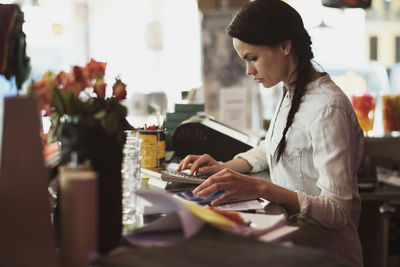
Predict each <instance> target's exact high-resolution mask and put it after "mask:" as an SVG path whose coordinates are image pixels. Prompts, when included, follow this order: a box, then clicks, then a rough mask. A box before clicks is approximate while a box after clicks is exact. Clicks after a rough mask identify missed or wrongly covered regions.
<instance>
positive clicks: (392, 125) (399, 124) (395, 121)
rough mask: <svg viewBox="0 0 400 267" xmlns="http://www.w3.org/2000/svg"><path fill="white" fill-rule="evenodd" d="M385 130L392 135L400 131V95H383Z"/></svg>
mask: <svg viewBox="0 0 400 267" xmlns="http://www.w3.org/2000/svg"><path fill="white" fill-rule="evenodd" d="M382 119H383V129H384V130H385V132H389V133H391V134H392V135H394V133H396V132H397V133H398V132H399V131H400V94H397V95H396V94H393V95H390V94H384V95H382Z"/></svg>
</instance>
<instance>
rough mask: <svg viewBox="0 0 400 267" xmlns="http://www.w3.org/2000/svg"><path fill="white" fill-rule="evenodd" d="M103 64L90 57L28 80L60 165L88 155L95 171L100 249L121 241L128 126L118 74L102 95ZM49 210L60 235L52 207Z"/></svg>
mask: <svg viewBox="0 0 400 267" xmlns="http://www.w3.org/2000/svg"><path fill="white" fill-rule="evenodd" d="M105 69H106V63H104V62H97V61H95V60H93V59H92V60H90V62H89V63H87V64H86V66H84V67H80V66H73V67H72V68H71V71H70V72H68V73H66V72H63V71H61V72H60V73H58V74H57V75H56V74H54V73H52V72H50V71H48V72H46V73H45V74H44V75H43V78H42V79H41V80H40V81H37V82H32V86H31V88H30V90H29V94H30V95H32V96H34V97H35V98H36V99H37V102H38V106H39V108H40V110H41V112H42V114H44V115H50V117H51V127H50V134H49V141H55V140H58V141H59V142H60V144H61V149H60V164H66V163H69V162H70V161H73V160H74V159H76V158H77V160H78V163H82V162H84V161H87V160H89V161H90V164H91V167H92V169H93V170H94V171H96V172H97V174H98V181H97V184H98V190H97V193H98V212H97V213H98V251H99V252H100V253H106V252H108V251H110V250H111V249H113V248H115V247H116V246H117V245H118V244H119V241H120V237H121V230H122V188H121V187H122V183H121V165H122V149H123V144H124V140H125V136H124V131H125V130H128V129H132V127H131V126H130V125H129V123H128V122H127V120H126V115H127V109H126V107H125V106H123V105H122V104H121V103H120V101H121V100H123V99H125V97H126V85H125V84H124V83H123V82H122V81H121V79H119V78H118V77H117V78H116V81H115V83H114V84H113V86H112V89H113V93H112V96H111V97H108V98H106V86H107V85H106V83H105V82H104V74H105ZM73 154H74V155H76V156H77V157H72V155H73ZM54 214H55V224H56V225H55V229H56V232H57V231H58V233H57V235H59V229H58V228H57V227H58V226H57V216H59V214H60V213H59V211H57V208H56V211H55V213H54ZM58 221H59V219H58ZM58 225H59V224H58Z"/></svg>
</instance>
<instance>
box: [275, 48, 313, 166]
mask: <svg viewBox="0 0 400 267" xmlns="http://www.w3.org/2000/svg"><path fill="white" fill-rule="evenodd" d="M295 46H296V45H295V44H294V51H295V53H296V54H297V57H298V65H297V68H296V70H295V74H296V80H295V81H294V82H293V83H292V84H291V85H292V86H293V98H292V105H291V107H290V110H289V114H288V116H287V119H286V125H285V128H284V129H283V133H282V138H281V140H280V141H279V144H278V147H277V149H276V151H275V160H276V162H279V160H280V158H281V156H282V154H283V151H284V150H285V147H286V133H287V131H288V130H289V127H290V126H291V125H292V123H293V120H294V115H295V114H296V112H297V111H298V110H299V107H300V104H301V99H302V97H303V96H304V94H305V92H306V85H307V83H308V82H309V81H310V79H311V77H310V76H311V68H312V65H311V58H313V54H312V52H311V48H310V46H309V45H307V46H306V48H305V49H304V48H303V49H302V50H303V51H296V50H298V49H296V47H295Z"/></svg>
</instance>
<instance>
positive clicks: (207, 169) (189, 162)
mask: <svg viewBox="0 0 400 267" xmlns="http://www.w3.org/2000/svg"><path fill="white" fill-rule="evenodd" d="M223 168H224V165H223V163H220V162H217V161H216V160H215V159H214V158H212V157H211V156H210V155H208V154H204V155H188V156H186V158H184V159H183V160H182V161H181V162H180V163H179V166H178V169H177V171H178V172H179V171H183V170H186V169H190V175H193V174H194V173H195V172H197V173H199V174H204V175H212V174H214V173H217V172H219V171H220V170H222V169H223Z"/></svg>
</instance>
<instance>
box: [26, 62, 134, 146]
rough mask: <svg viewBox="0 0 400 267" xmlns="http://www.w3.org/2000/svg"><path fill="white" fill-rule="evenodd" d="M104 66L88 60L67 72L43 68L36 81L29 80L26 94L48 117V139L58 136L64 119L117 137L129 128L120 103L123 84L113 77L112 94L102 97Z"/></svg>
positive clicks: (104, 84)
mask: <svg viewBox="0 0 400 267" xmlns="http://www.w3.org/2000/svg"><path fill="white" fill-rule="evenodd" d="M105 69H106V63H104V62H97V61H95V60H93V59H91V60H90V61H89V63H87V64H86V66H84V67H80V66H73V67H72V68H71V71H70V72H69V73H66V72H64V71H61V72H59V73H58V74H57V75H56V74H54V73H53V72H51V71H47V72H46V73H45V74H44V75H43V77H42V79H41V80H40V81H37V82H32V84H31V86H30V88H29V91H28V94H29V95H32V96H34V97H35V98H36V99H37V101H38V105H39V108H40V110H41V112H42V114H43V115H50V117H51V128H50V132H49V134H50V135H49V142H54V141H55V140H56V139H57V137H58V136H59V134H60V130H61V129H60V123H64V122H68V121H70V122H73V121H75V122H76V121H79V122H80V123H81V124H83V125H87V126H94V125H96V124H99V125H101V127H102V129H103V130H104V131H105V132H107V133H108V134H110V135H115V136H117V137H118V138H121V137H123V131H124V130H125V129H126V128H130V126H129V124H128V122H127V121H126V115H127V109H126V107H125V106H123V105H122V104H121V103H120V101H121V100H123V99H125V98H126V85H125V84H124V83H123V82H122V81H121V79H119V78H118V77H117V78H116V79H115V83H114V84H113V86H112V89H113V94H112V96H111V97H109V98H106V97H105V95H106V86H107V84H106V83H105V82H104V75H105ZM120 141H122V140H120Z"/></svg>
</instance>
